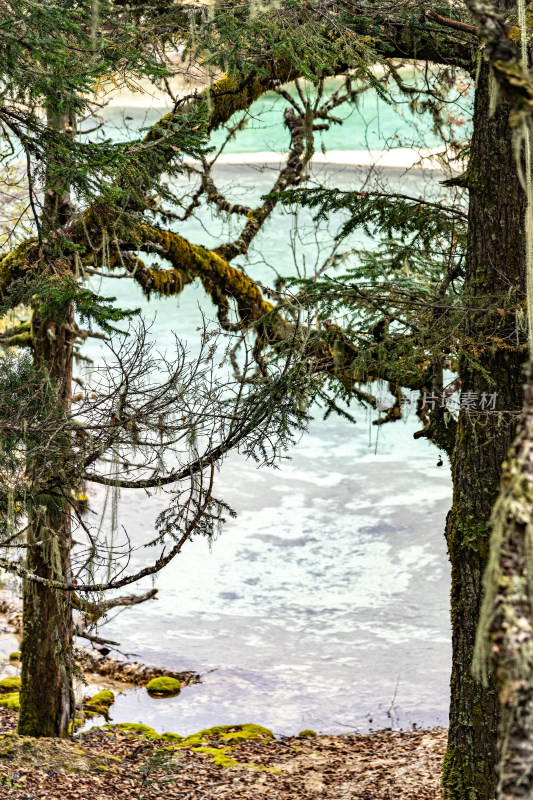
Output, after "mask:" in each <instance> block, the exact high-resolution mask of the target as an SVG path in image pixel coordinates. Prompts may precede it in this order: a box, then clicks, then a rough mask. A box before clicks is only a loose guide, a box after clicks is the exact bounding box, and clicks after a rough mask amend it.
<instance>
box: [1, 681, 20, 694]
mask: <svg viewBox="0 0 533 800" xmlns="http://www.w3.org/2000/svg"><path fill="white" fill-rule="evenodd" d="M19 689H20V678H18V677H9V678H2V680H1V681H0V692H18V690H19Z"/></svg>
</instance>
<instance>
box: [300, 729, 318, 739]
mask: <svg viewBox="0 0 533 800" xmlns="http://www.w3.org/2000/svg"><path fill="white" fill-rule="evenodd" d="M298 736H299V737H300V739H314V738H315V736H316V731H312V730H311V728H306V729H305V730H304V731H300V733H299V734H298Z"/></svg>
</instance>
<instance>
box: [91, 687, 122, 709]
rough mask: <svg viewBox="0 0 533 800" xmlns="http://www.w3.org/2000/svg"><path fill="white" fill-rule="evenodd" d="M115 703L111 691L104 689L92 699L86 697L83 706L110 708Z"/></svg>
mask: <svg viewBox="0 0 533 800" xmlns="http://www.w3.org/2000/svg"><path fill="white" fill-rule="evenodd" d="M114 702H115V694H114V692H112V691H111V689H104V690H103V691H102V692H97V693H96V694H95V695H93V696H92V697H88V698H87V700H86V701H85V704H86V705H88V706H106V707H107V708H109V706H112V705H113V703H114Z"/></svg>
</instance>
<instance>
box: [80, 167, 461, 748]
mask: <svg viewBox="0 0 533 800" xmlns="http://www.w3.org/2000/svg"><path fill="white" fill-rule="evenodd" d="M326 173H327V174H328V175H330V176H331V175H332V174H333V173H332V171H331V170H330V171H329V172H328V171H327V170H326V172H325V173H323V174H322V177H323V178H324V176H325V175H326ZM384 177H387V178H388V179H390V181H391V182H392V184H393V185H394V186H395V187H396V188H398V187H401V189H402V191H408V190H409V191H413V192H414V191H417V190H420V187H421V181H422V177H421V174H420V173H417V174H416V175H414V176H413V175H411V176H405V175H402V174H401V173H400V172H398V171H396V172H394V171H392V172H390V173H387V175H386V176H384ZM438 177H441V176H440V175H436V174H432V175H428V176H426V177H425V178H424V180H428V181H430V184H431V185H434V186H435V185H436V180H437V179H438ZM216 178H217V182H219V184H220V185H224V184H230V183H233V184H235V183H237V184H238V185H239V188H238V189H235V190H234V191H235V192H238V193H239V194H240V195H242V193H243V192H244V194H245V195H246V194H247V193H252V194H255V196H259V195H260V194H261V193H264V192H265V191H268V186H269V184H270V182H271V180H272V176H271V172H270V171H269V170H263V171H261V170H257V169H248V170H245V169H242V168H241V169H238V170H237V171H236V170H235V168H233V169H232V168H229V167H225V168H221V169H220V170H219V171H218V172H217V174H216ZM360 180H361V176H360V175H358V173H357V172H356V171H355V170H354V169H353V168H351V169H349V170H344V171H339V170H336V172H335V182H336V183H337V184H339V183H340V185H341V186H354V185H357V181H360ZM206 220H207V223H206ZM203 221H204V223H206V224H205V226H204V227H202V225H200V224H199V223H197V222H191V223H190V224H189V227H188V228H187V229H185V230H184V229H183V228H180V231H184V232H185V235H188V236H190V238H191V239H192V240H193V241H197V242H203V243H205V244H210V243H212V242H213V241H214V240H216V239H217V238H218V236H219V235H220V226H221V223H219V222H217V221H216V220H213V219H210V218H209V217H208V216H204V217H203ZM309 221H310V220H309V217H308V216H306V215H305V213H303V214H301V215H300V217H299V219H298V225H299V230H300V231H304V229H305V226H306V225H307V224H308V223H309ZM293 222H294V220H293V218H292V217H290V215H287V214H282V213H281V212H276V215H274V217H273V219H272V220H271V221H270V222H269V224H268V225H267V226H266V228H265V231H264V232H263V233H262V235H261V237H260V238H259V240H258V241H257V242H256V244H255V249H254V252H255V256H254V254H252V258H251V262H252V266H251V267H249V269H250V272H251V274H252V275H254V276H256V277H259V278H261V280H264V281H267V280H269V279H271V277H272V275H273V271H274V267H278V268H280V269H284V270H285V271H290V270H293V269H294V265H293V264H291V261H290V259H289V258H288V256H287V250H288V248H287V239H288V234H289V230H290V226H291V225H292V224H293ZM335 224H336V221H335V220H334V219H333V220H331V225H332V227H333V228H334V227H335ZM328 236H329V234H328V231H327V228H324V229H323V230H322V232H321V234H320V237H319V239H320V240H321V241H322V243H323V245H324V247H325V245H326V244H327V241H328ZM313 247H315V245H313V243H312V241H311V239H307V240H306V237H305V235H303V234H302V241H301V243H300V249H299V252H300V255H302V254H304V253H305V254H306V255H307V257H308V259H309V260H313V259H314V258H316V257H317V252H316V249H315V250H313ZM263 254H264V255H266V257H267V261H268V263H266V264H265V263H264V261H263V260H261V259H260V256H261V255H263ZM254 259H255V260H254ZM300 264H301V262H300ZM269 265H270V266H269ZM103 288H104V290H105V292H104V293H107V294H110V293H115V292H117V291H120V299H121V303H122V305H123V306H128V305H129V306H130V307H131V306H136V305H139V304H142V305H143V308H144V310H145V312H147V314H148V315H149V316H150V315H153V314H155V312H157V316H156V318H155V320H154V323H153V327H152V335H153V336H154V337H155V339H156V341H157V342H158V344H159V345H160V346H166V345H169V344H170V341H171V331H172V330H174V331H176V332H177V333H178V334H180V335H181V336H185V337H186V338H188V339H189V340H190V341H191V342H192V344H193V347H194V342H195V341H196V337H197V336H198V334H197V332H196V326H197V324H198V320H199V310H198V303H200V304H201V305H202V307H203V308H204V309H206V310H208V311H209V313H212V312H211V311H210V306H209V302H208V301H207V300H206V298H205V296H204V295H203V293H202V291H201V290H200V289H198V288H197V287H194V286H193V287H188V288H187V289H186V291H185V292H184V293H183V295H182V296H181V297H180V298H177V299H176V298H164V299H162V300H161V301H157V302H152V303H147V302H146V301H145V300H144V299H143V298H142V295H141V294H140V292H139V291H138V290H137V289H136V288H135V287H133V286H131V285H130V284H129V283H128V282H125V281H118V282H116V283H115V284H113V283H112V282H109V285H108V284H107V283H106V285H105V286H104V287H103ZM90 347H91V348H92V350H91V352H92V354H93V355H94V356H95V357H96V358H98V357H99V351H98V344H97V343H94V342H93V343H92V344H91V345H90ZM357 416H358V422H357V424H355V425H353V424H351V423H349V422H347V421H346V420H343V419H339V418H329V419H328V420H327V421H326V422H324V421H322V419H321V418H320V413H318V414H317V418H316V419H315V420H314V421H313V423H312V424H311V427H310V431H309V433H308V434H306V435H304V436H303V437H302V439H301V441H300V443H299V444H298V446H297V447H295V448H294V450H293V451H292V453H291V456H292V458H291V460H290V461H286V462H285V463H284V464H283V465H281V467H280V469H278V470H275V469H259V470H258V469H256V467H255V465H254V464H253V463H252V462H249V461H245V460H244V459H243V458H242V457H240V456H237V455H233V456H231V457H230V458H229V459H228V461H227V462H226V463H225V465H224V467H223V469H222V471H221V473H220V475H219V476H218V480H217V485H216V492H217V495H218V496H222V497H223V498H224V499H225V500H226V501H227V502H229V503H230V505H232V506H233V508H235V509H236V511H237V512H238V518H237V519H236V520H230V521H228V523H227V524H226V525H225V527H224V530H223V533H222V535H221V537H220V538H219V539H218V540H217V541H215V543H214V544H213V546H212V550H211V551H210V550H209V548H208V544H207V542H206V541H204V540H195V541H193V542H191V543H189V544H188V545H187V546H186V547H185V548H184V551H183V553H182V555H181V556H180V557H179V558H178V559H177V560H176V561H175V562H174V563H173V564H171V565H170V566H169V567H167V569H166V570H165V571H164V572H163V573H162V574H161V575H159V576H158V578H157V579H156V584H155V585H156V586H157V587H158V589H159V595H158V600H157V601H156V602H152V603H150V604H146V605H142V606H139V607H135V608H130V609H127V610H126V611H124V612H123V613H121V614H119V615H118V616H117V617H116V618H115V619H114V620H113V621H112V622H110V624H109V625H108V626H106V628H105V635H106V636H109V638H111V639H118V640H120V641H121V642H122V645H123V649H124V650H126V651H128V652H134V653H135V654H137V655H138V656H139V657H140V658H141V659H142V660H145V661H147V662H150V663H153V664H158V665H160V666H162V667H169V668H175V669H192V670H195V671H198V672H199V673H201V675H202V683H201V684H199V685H195V686H191V687H188V688H186V689H184V690H183V691H182V692H181V694H180V695H179V696H178V697H176V698H173V699H170V700H153V699H151V698H149V697H148V696H147V694H146V692H145V691H143V690H139V691H132V692H126V693H124V694H123V695H121V696H120V697H119V698H117V702H116V703H115V705H114V706H113V708H112V716H113V719H114V720H115V721H128V722H144V723H145V724H150V725H152V726H153V727H155V728H156V729H157V730H159V731H163V730H171V731H175V732H179V733H190V732H194V731H196V730H199V729H200V728H203V727H206V726H211V725H215V724H224V723H235V722H246V721H253V722H256V723H259V724H263V725H266V726H269V727H271V728H272V729H273V730H274V731H275V732H277V733H287V734H288V733H297V732H298V731H299V730H301V729H302V728H305V727H311V728H314V729H316V730H319V731H324V732H340V731H346V730H349V729H351V728H357V729H360V730H365V729H368V728H369V727H373V728H376V727H379V726H384V725H385V726H386V725H390V724H391V723H392V724H395V725H403V726H407V725H410V724H413V723H414V724H417V725H432V724H438V723H440V724H444V723H445V722H446V715H447V703H448V681H449V669H450V629H449V618H448V604H449V598H448V596H449V565H448V561H447V556H446V551H445V543H444V536H443V530H444V521H445V515H446V512H447V509H448V507H449V505H450V499H451V486H450V477H449V468H448V465H447V462H446V459H445V464H444V466H443V467H440V468H439V467H437V459H438V452H437V451H436V449H435V448H434V447H433V446H432V445H429V444H428V443H427V442H426V441H425V440H423V441H417V442H414V441H413V438H412V435H413V432H414V431H416V430H417V429H418V428H419V427H420V423H419V421H418V420H417V419H416V417H414V416H413V417H408V418H407V419H406V420H405V421H403V422H399V423H396V424H393V425H385V426H381V427H380V428H376V427H374V426H371V424H370V422H371V420H370V419H368V418H367V417H366V416H365V412H364V411H360V412H359V413H358V415H357ZM376 436H378V438H377V440H376ZM93 491H94V492H95V498H94V499H93V505H94V506H97V505H98V502H97V501H96V499H97V498H102V492H101V489H100V488H99V487H93ZM163 502H164V501H163V499H162V498H159V497H157V496H155V497H151V498H148V497H146V495H144V494H143V493H134V492H127V491H124V492H123V493H122V496H121V503H120V516H121V523H123V524H124V525H125V526H126V528H127V529H128V531H129V534H130V535H131V536H132V538H133V541H134V542H139V541H141V540H142V539H143V537H144V536H145V535H146V531H149V530H150V528H151V527H153V523H154V519H155V517H156V515H157V512H158V510H160V509H161V508H162V507H163ZM143 559H145V561H146V562H148V560H149V559H150V553H149V552H148V551H146V550H140V551H138V552H137V553H136V554H135V559H134V563H135V564H136V565H137V564H141V563H144V562H143ZM150 586H151V583H146V584H143V585H142V586H139V587H138V588H139V589H141V588H144V589H148V588H150Z"/></svg>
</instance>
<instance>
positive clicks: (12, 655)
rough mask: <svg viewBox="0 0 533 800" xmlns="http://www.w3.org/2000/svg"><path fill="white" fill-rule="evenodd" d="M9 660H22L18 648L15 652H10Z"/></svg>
mask: <svg viewBox="0 0 533 800" xmlns="http://www.w3.org/2000/svg"><path fill="white" fill-rule="evenodd" d="M9 660H10V661H20V653H19V652H18V650H15V652H14V653H10V654H9Z"/></svg>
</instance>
